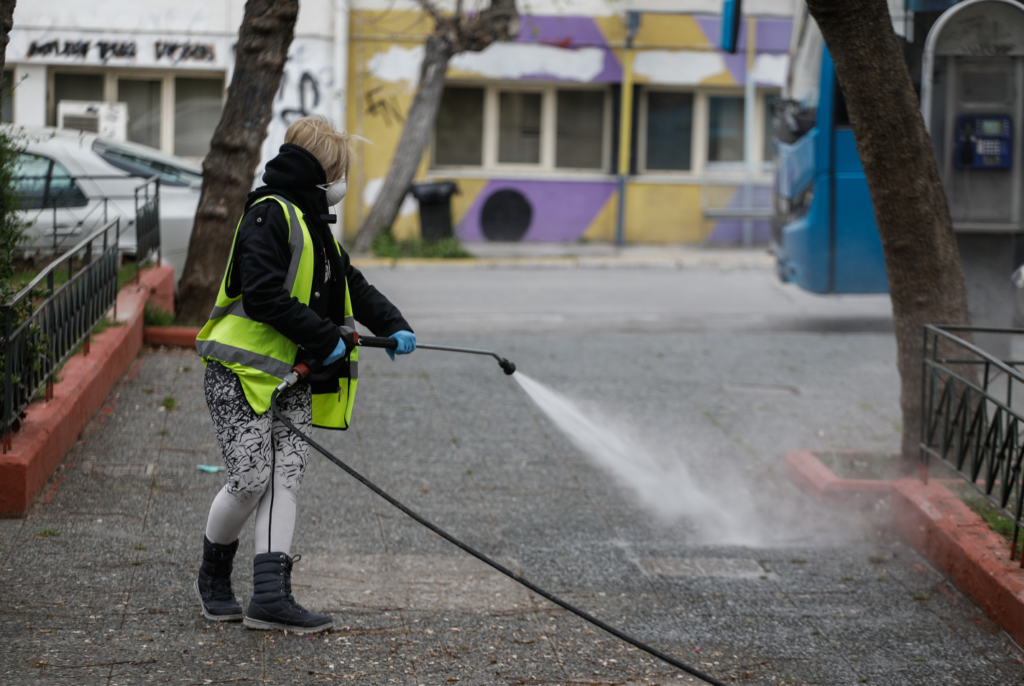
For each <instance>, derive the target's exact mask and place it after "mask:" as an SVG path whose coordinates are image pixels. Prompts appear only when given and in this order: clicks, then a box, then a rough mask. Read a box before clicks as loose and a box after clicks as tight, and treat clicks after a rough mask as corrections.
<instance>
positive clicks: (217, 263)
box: [177, 0, 299, 324]
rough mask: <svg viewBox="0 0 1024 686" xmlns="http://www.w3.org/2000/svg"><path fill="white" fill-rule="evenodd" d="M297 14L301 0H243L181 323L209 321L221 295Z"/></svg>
mask: <svg viewBox="0 0 1024 686" xmlns="http://www.w3.org/2000/svg"><path fill="white" fill-rule="evenodd" d="M298 13H299V2H298V0H248V1H247V2H246V3H245V14H244V16H243V17H242V27H241V29H239V32H238V43H237V45H236V47H235V69H234V75H233V76H232V78H231V85H230V86H229V87H228V99H227V103H226V104H225V106H224V113H223V114H222V115H221V118H220V123H219V124H217V128H216V130H215V131H214V132H213V139H212V140H211V141H210V152H209V154H208V155H207V156H206V159H205V160H203V192H202V196H201V200H200V202H199V208H198V209H197V210H196V220H195V224H194V225H193V227H192V238H191V239H190V241H189V246H188V259H187V260H186V262H185V269H184V272H183V273H182V277H181V282H180V283H179V285H178V294H179V297H178V303H179V306H178V314H177V322H178V323H179V324H187V323H195V324H198V323H202V322H205V321H206V319H207V318H208V317H209V315H210V310H212V309H213V306H214V303H215V302H216V300H217V292H218V290H219V289H220V282H221V279H222V278H223V275H224V268H225V265H226V264H227V261H228V254H229V253H230V251H231V240H232V238H233V236H234V232H235V226H236V223H237V221H238V217H239V216H240V215H241V214H242V208H243V207H244V205H245V198H246V194H247V193H248V192H249V190H250V189H251V188H252V181H253V174H254V173H255V172H256V165H257V164H259V160H260V146H262V144H263V139H264V138H266V135H267V125H268V124H269V123H270V118H271V116H272V115H273V107H272V105H273V100H274V95H275V94H276V93H277V89H278V86H279V85H280V83H281V74H282V73H283V72H284V63H285V60H286V59H287V57H288V47H289V46H290V45H291V42H292V37H293V35H294V30H295V19H296V17H297V16H298Z"/></svg>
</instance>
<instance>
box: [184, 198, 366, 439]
mask: <svg viewBox="0 0 1024 686" xmlns="http://www.w3.org/2000/svg"><path fill="white" fill-rule="evenodd" d="M266 200H274V201H277V202H278V203H280V205H281V208H282V209H283V210H284V215H285V218H286V219H287V221H288V246H289V249H290V251H291V260H290V262H289V264H288V274H287V276H286V277H285V282H284V289H285V290H286V291H288V292H289V293H291V295H292V297H294V298H298V300H299V302H301V303H302V304H303V305H309V294H310V291H311V290H312V288H313V260H314V254H313V239H312V238H311V237H310V234H309V228H308V227H307V226H306V221H305V217H304V216H303V214H302V212H301V211H299V210H298V208H296V207H295V206H294V205H293V204H291V203H290V202H288V201H287V200H285V199H284V198H281V197H278V196H276V195H268V196H266V197H263V198H260V199H259V200H257V201H256V202H263V201H266ZM254 204H255V203H254ZM241 225H242V220H241V219H239V220H238V227H236V228H235V238H234V240H233V241H232V243H231V256H230V257H228V267H227V269H226V270H225V272H224V278H223V280H222V281H221V284H220V292H219V293H218V294H217V304H216V306H215V307H214V308H213V311H212V312H211V313H210V319H209V321H207V322H206V325H205V326H204V327H203V330H202V331H200V332H199V336H197V337H196V350H197V351H198V352H199V356H200V357H201V358H203V364H204V365H205V364H207V363H208V362H209V361H210V360H216V361H218V362H220V363H221V364H223V365H224V366H225V367H227V368H228V369H230V370H231V371H233V372H234V373H235V374H236V375H237V376H238V379H239V381H241V383H242V390H243V391H245V398H246V400H248V401H249V406H250V407H252V409H253V412H255V413H256V414H257V415H261V414H263V413H264V412H266V411H267V410H268V409H270V396H271V394H272V393H273V392H274V389H275V388H277V386H278V384H280V383H281V381H282V380H283V379H284V377H285V376H286V375H287V374H288V373H289V372H291V370H292V367H293V366H294V365H295V362H296V360H295V356H296V353H297V352H298V349H299V347H298V345H297V344H296V343H294V342H293V341H292V340H291V339H290V338H288V337H287V336H285V335H284V334H282V333H281V332H279V331H278V330H277V329H275V328H274V327H273V326H271V325H270V324H264V323H262V322H257V321H254V320H253V319H250V318H249V316H248V315H247V314H246V312H245V306H244V303H243V302H242V294H241V292H239V294H238V295H237V296H235V297H229V296H228V293H227V285H228V282H229V281H230V278H231V270H232V269H233V267H234V254H235V247H236V246H237V244H238V229H239V228H240V227H241ZM334 244H335V248H336V249H337V250H338V254H339V255H340V254H341V248H340V246H338V244H337V241H335V242H334ZM342 278H344V277H342ZM345 326H347V327H349V328H352V329H355V318H354V317H353V316H352V300H351V298H350V297H349V292H348V282H347V281H346V283H345ZM358 361H359V349H358V348H355V349H353V350H352V351H351V352H350V353H349V358H348V362H349V364H348V371H347V372H345V371H344V366H343V367H342V369H343V371H342V372H341V375H340V377H339V380H338V381H339V386H338V388H337V389H336V390H334V391H333V392H330V393H314V394H313V425H314V426H319V427H323V428H327V429H347V428H348V425H349V423H350V422H351V421H352V406H353V404H354V403H355V397H356V385H357V384H358V382H359V381H358V364H359V363H358Z"/></svg>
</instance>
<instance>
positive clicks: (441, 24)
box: [352, 0, 519, 252]
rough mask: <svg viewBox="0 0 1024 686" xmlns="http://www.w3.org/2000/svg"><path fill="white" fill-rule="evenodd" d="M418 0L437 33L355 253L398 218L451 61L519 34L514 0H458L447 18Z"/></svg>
mask: <svg viewBox="0 0 1024 686" xmlns="http://www.w3.org/2000/svg"><path fill="white" fill-rule="evenodd" d="M417 1H418V2H419V4H420V5H421V6H422V7H423V9H424V10H425V11H426V12H427V13H428V14H430V15H431V16H432V17H434V21H435V22H436V25H435V27H434V33H433V34H431V36H430V37H429V38H428V39H427V44H426V50H425V51H424V55H423V65H422V67H421V69H420V83H419V87H418V88H417V90H416V95H415V97H414V98H413V101H412V105H411V106H410V107H409V113H408V114H407V115H406V118H405V127H404V128H403V129H402V136H401V138H400V139H399V141H398V148H397V150H395V156H394V157H393V158H392V160H391V166H390V167H388V174H387V176H386V177H384V185H383V186H382V187H381V190H380V193H379V194H378V196H377V200H376V201H375V202H374V203H373V209H371V210H370V214H368V215H367V216H366V219H365V220H363V225H362V226H360V227H359V232H358V233H357V234H356V238H355V240H354V241H353V243H352V249H353V250H354V251H355V252H365V251H366V250H368V249H369V248H370V244H371V243H373V239H374V237H376V235H377V234H378V233H380V232H381V230H382V229H384V228H385V227H387V226H391V224H393V223H394V221H395V217H397V216H398V210H399V208H400V207H401V206H402V201H403V200H404V199H405V195H406V193H408V192H409V185H410V184H411V183H412V180H413V177H414V176H415V175H416V169H417V168H418V167H419V166H420V160H422V159H423V151H424V150H425V149H426V147H427V141H428V140H430V130H431V129H432V128H433V127H434V119H435V118H436V117H437V110H438V107H439V106H440V104H441V95H442V94H443V93H444V76H445V73H446V72H447V71H448V60H450V59H451V58H452V56H453V55H456V54H458V53H460V52H465V51H480V50H483V49H484V48H486V47H487V46H489V45H491V44H492V43H494V42H495V41H499V40H509V39H511V38H514V37H515V36H516V34H518V33H519V13H518V11H517V10H516V3H515V0H491V4H490V7H488V8H487V9H485V10H484V11H482V12H479V13H477V14H474V15H464V14H463V13H462V2H461V0H459V2H458V4H457V6H456V9H455V14H454V15H452V16H449V17H446V16H443V15H442V14H441V13H440V11H439V10H438V9H437V7H436V6H435V5H434V4H433V2H432V0H417Z"/></svg>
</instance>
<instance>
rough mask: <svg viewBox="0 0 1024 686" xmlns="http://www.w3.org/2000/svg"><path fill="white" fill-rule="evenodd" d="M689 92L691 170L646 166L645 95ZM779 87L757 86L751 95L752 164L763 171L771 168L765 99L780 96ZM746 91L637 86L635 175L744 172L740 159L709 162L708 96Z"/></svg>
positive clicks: (693, 175) (732, 173)
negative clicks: (766, 145)
mask: <svg viewBox="0 0 1024 686" xmlns="http://www.w3.org/2000/svg"><path fill="white" fill-rule="evenodd" d="M652 92H656V93H692V94H693V121H692V128H691V131H690V169H689V170H682V169H648V168H647V114H648V102H647V98H648V96H649V94H650V93H652ZM779 94H780V90H779V89H778V88H758V89H757V90H756V93H755V96H754V122H755V123H754V140H753V144H754V166H755V167H756V168H757V169H758V170H760V171H763V172H765V173H768V172H770V171H771V161H770V160H765V159H764V142H765V137H766V136H770V135H771V132H770V131H766V130H765V127H764V124H763V122H764V118H765V101H766V98H767V97H768V96H770V95H779ZM744 96H745V93H744V89H743V88H708V87H699V86H698V87H694V86H661V85H644V86H643V87H642V88H641V89H640V98H639V100H640V102H639V105H638V108H637V118H638V120H639V121H637V123H636V163H637V165H636V169H637V174H639V175H643V176H649V177H677V178H680V177H681V178H695V177H700V176H705V175H709V174H710V175H718V176H730V175H737V174H742V173H744V171H745V169H744V164H743V162H742V161H739V162H711V161H709V160H708V150H709V143H710V139H709V136H710V135H711V128H710V116H711V113H710V98H712V97H738V98H740V99H741V100H742V99H743V98H744Z"/></svg>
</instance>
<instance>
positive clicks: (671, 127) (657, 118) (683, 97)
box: [644, 92, 693, 171]
mask: <svg viewBox="0 0 1024 686" xmlns="http://www.w3.org/2000/svg"><path fill="white" fill-rule="evenodd" d="M692 141H693V93H679V92H675V93H658V92H648V93H647V140H646V144H645V146H644V152H645V154H646V157H645V164H644V167H645V168H646V169H650V170H658V171H662V170H666V171H667V170H672V171H689V170H690V167H691V160H690V157H691V149H692Z"/></svg>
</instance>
